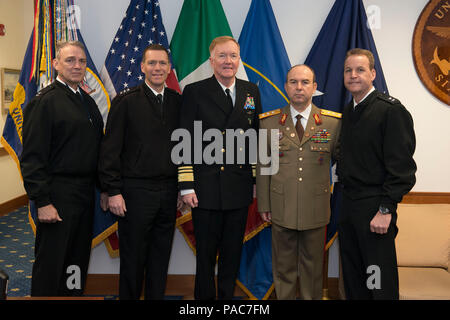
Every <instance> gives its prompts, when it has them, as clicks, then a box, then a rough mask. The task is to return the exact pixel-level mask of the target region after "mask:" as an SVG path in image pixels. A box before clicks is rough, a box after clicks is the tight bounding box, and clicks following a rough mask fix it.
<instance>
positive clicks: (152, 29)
mask: <svg viewBox="0 0 450 320" xmlns="http://www.w3.org/2000/svg"><path fill="white" fill-rule="evenodd" d="M151 44H160V45H162V46H164V47H165V48H166V49H167V50H168V51H169V53H170V50H169V42H168V40H167V34H166V30H165V29H164V25H163V21H162V17H161V9H160V7H159V2H158V1H155V0H131V1H130V5H129V6H128V9H127V12H126V13H125V17H124V18H123V20H122V23H121V24H120V27H119V30H117V33H116V35H115V37H114V39H113V41H112V44H111V48H110V49H109V52H108V55H107V57H106V60H105V64H104V66H103V68H102V71H101V73H100V76H101V78H102V81H103V83H104V85H105V88H106V90H107V91H108V93H109V95H110V97H111V98H114V97H115V96H116V94H118V93H120V92H121V91H123V90H126V89H129V88H132V87H135V86H137V85H139V84H140V83H141V82H142V81H144V79H145V75H144V74H143V73H142V71H141V60H142V53H143V51H144V49H145V48H146V47H147V46H149V45H151ZM169 59H170V62H171V64H172V65H173V63H172V57H171V56H170V54H169ZM166 85H167V86H168V87H169V88H172V89H174V90H177V91H178V92H180V87H179V85H178V80H177V78H176V76H175V72H174V69H172V72H171V73H170V74H169V77H168V78H167V81H166Z"/></svg>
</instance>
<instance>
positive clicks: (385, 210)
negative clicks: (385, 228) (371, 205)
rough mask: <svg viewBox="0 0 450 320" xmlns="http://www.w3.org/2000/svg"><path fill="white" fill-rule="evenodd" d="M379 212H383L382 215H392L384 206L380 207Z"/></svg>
mask: <svg viewBox="0 0 450 320" xmlns="http://www.w3.org/2000/svg"><path fill="white" fill-rule="evenodd" d="M378 210H379V211H380V212H381V214H390V212H389V209H388V208H386V207H383V206H380V207H379V208H378Z"/></svg>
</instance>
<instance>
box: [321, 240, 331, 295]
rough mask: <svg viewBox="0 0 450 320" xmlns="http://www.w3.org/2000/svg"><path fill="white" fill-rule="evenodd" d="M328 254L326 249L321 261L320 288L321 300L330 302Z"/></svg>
mask: <svg viewBox="0 0 450 320" xmlns="http://www.w3.org/2000/svg"><path fill="white" fill-rule="evenodd" d="M328 252H329V250H328V249H326V250H325V252H324V259H323V286H322V300H330V297H329V296H328Z"/></svg>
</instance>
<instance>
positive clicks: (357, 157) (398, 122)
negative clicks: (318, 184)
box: [337, 90, 417, 212]
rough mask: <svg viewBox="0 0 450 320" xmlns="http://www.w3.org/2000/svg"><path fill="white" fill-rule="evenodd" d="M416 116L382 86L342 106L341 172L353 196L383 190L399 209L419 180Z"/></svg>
mask: <svg viewBox="0 0 450 320" xmlns="http://www.w3.org/2000/svg"><path fill="white" fill-rule="evenodd" d="M415 146H416V139H415V134H414V125H413V119H412V117H411V115H410V113H409V112H408V111H407V110H406V108H405V107H404V106H403V105H402V104H401V103H400V101H398V100H397V99H395V98H392V97H390V96H387V95H385V94H383V93H381V92H379V91H377V90H375V91H373V92H372V93H371V94H370V95H369V96H368V97H367V98H366V99H364V100H363V101H362V102H361V103H360V104H358V105H357V106H356V109H355V110H353V102H351V103H350V104H349V105H347V106H346V107H345V109H344V112H343V117H342V129H341V139H340V160H339V162H338V168H337V173H338V175H339V181H341V182H342V183H343V185H344V192H345V193H346V194H347V195H348V196H349V197H350V198H352V199H362V198H366V197H372V196H381V203H380V204H382V205H383V206H385V207H387V208H389V209H390V211H391V212H394V211H395V210H396V208H397V203H399V202H401V200H402V197H403V195H405V194H406V193H408V192H409V190H411V188H412V187H413V186H414V184H415V182H416V178H415V172H416V169H417V168H416V163H415V162H414V159H413V154H414V150H415Z"/></svg>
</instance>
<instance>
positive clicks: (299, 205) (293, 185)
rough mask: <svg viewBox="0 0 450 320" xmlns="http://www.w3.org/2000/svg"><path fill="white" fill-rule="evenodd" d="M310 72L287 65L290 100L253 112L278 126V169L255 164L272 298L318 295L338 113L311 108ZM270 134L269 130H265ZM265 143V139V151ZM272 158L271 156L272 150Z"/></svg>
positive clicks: (268, 124)
mask: <svg viewBox="0 0 450 320" xmlns="http://www.w3.org/2000/svg"><path fill="white" fill-rule="evenodd" d="M316 88H317V83H316V81H315V74H314V71H313V70H312V69H311V68H310V67H308V66H306V65H297V66H294V67H292V68H291V69H290V70H289V72H288V74H287V77H286V83H285V90H286V93H287V95H288V97H289V99H290V104H289V105H287V106H285V107H284V108H282V109H278V110H273V111H270V112H266V113H263V114H261V115H260V116H259V118H260V128H261V129H267V130H270V129H278V130H279V131H278V137H276V138H277V139H279V154H278V157H279V170H278V172H275V173H272V174H265V173H264V171H261V169H267V166H265V165H263V164H261V163H258V168H257V175H256V190H257V198H258V211H259V212H260V214H261V217H262V219H263V220H264V221H267V222H272V267H273V278H274V284H275V291H276V294H277V298H278V299H283V300H284V299H295V298H296V292H297V278H299V283H300V298H301V299H321V298H322V273H323V272H322V270H323V256H324V255H323V252H324V246H325V233H326V225H327V224H328V222H329V219H330V165H331V161H332V159H333V160H334V159H335V158H336V153H337V146H338V144H337V139H338V137H339V132H340V125H341V124H340V118H341V114H339V113H336V112H332V111H328V110H323V109H319V108H317V107H316V106H315V105H314V104H312V96H313V94H314V92H315V90H316ZM268 136H269V137H270V134H268ZM270 146H271V142H270V139H268V150H271V148H270ZM271 156H272V162H273V161H274V158H276V156H277V155H274V154H272V155H271ZM264 167H266V168H264Z"/></svg>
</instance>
